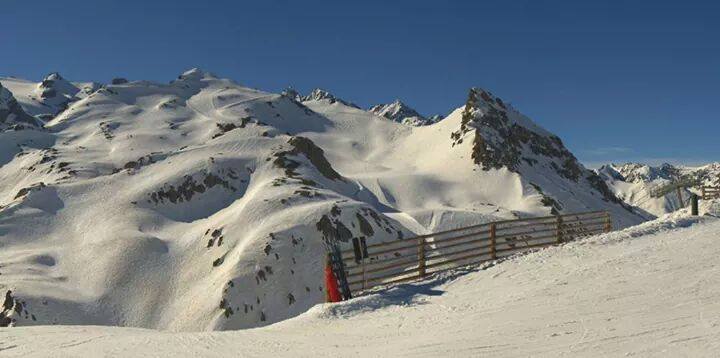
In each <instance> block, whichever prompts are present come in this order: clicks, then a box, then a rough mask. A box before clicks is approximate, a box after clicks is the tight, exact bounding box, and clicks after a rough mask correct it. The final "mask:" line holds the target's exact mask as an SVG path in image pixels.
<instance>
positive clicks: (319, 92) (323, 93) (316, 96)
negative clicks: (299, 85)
mask: <svg viewBox="0 0 720 358" xmlns="http://www.w3.org/2000/svg"><path fill="white" fill-rule="evenodd" d="M301 99H302V101H303V102H305V101H323V100H326V101H329V102H330V103H331V104H332V103H336V102H338V103H342V104H344V105H346V106H350V107H354V108H360V107H358V106H357V105H356V104H354V103H352V102H348V101H345V100H342V99H340V98H338V97H336V96H335V95H333V94H332V93H330V92H329V91H327V90H324V89H322V88H316V89H314V90H312V91H311V92H310V94H308V95H307V96H303V97H301Z"/></svg>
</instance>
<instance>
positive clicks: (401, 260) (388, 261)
mask: <svg viewBox="0 0 720 358" xmlns="http://www.w3.org/2000/svg"><path fill="white" fill-rule="evenodd" d="M611 230H612V221H611V219H610V214H609V213H608V212H605V211H594V212H586V213H577V214H567V215H558V216H547V217H538V218H530V219H520V220H505V221H497V222H492V223H487V224H482V225H475V226H470V227H464V228H459V229H454V230H448V231H443V232H438V233H434V234H430V235H423V236H417V237H413V238H408V239H404V240H398V241H393V242H384V243H378V244H372V245H367V249H366V250H362V249H361V250H356V249H350V250H345V251H341V252H340V257H341V258H342V265H340V266H341V267H344V275H343V276H344V277H343V281H345V280H346V281H347V288H348V289H349V290H350V292H351V293H357V292H360V291H363V290H367V289H369V288H372V287H375V286H378V285H387V284H392V283H398V282H404V281H411V280H415V279H418V278H422V277H425V276H427V275H430V274H433V273H436V272H440V271H444V270H448V269H452V268H455V267H459V266H465V265H471V264H478V263H482V262H486V261H492V260H496V259H498V258H502V257H506V256H510V255H513V254H516V253H518V252H523V251H526V250H530V249H534V248H540V247H545V246H550V245H556V244H560V243H563V242H567V241H570V240H575V239H578V238H582V237H586V236H591V235H595V234H598V233H602V232H609V231H611Z"/></svg>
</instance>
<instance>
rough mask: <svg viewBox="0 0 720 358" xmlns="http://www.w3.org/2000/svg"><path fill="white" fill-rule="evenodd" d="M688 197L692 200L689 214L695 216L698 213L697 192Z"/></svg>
mask: <svg viewBox="0 0 720 358" xmlns="http://www.w3.org/2000/svg"><path fill="white" fill-rule="evenodd" d="M690 198H691V199H690V200H692V208H691V210H692V212H691V214H692V215H695V216H697V215H700V210H699V209H698V200H699V198H698V196H697V194H693V195H692V196H691V197H690Z"/></svg>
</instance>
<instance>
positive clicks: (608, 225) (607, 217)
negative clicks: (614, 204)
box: [605, 211, 612, 232]
mask: <svg viewBox="0 0 720 358" xmlns="http://www.w3.org/2000/svg"><path fill="white" fill-rule="evenodd" d="M610 231H612V220H611V219H610V212H609V211H606V212H605V232H610Z"/></svg>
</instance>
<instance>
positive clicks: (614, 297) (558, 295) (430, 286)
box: [0, 205, 720, 357]
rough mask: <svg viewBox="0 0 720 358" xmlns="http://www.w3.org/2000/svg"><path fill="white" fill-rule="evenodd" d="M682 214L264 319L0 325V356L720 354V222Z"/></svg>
mask: <svg viewBox="0 0 720 358" xmlns="http://www.w3.org/2000/svg"><path fill="white" fill-rule="evenodd" d="M711 207H712V206H708V205H706V206H705V207H704V208H703V210H708V209H709V208H711ZM710 214H712V213H710ZM714 214H717V213H714ZM686 215H687V213H686V212H679V213H676V214H672V215H668V216H665V217H663V218H661V219H659V220H656V221H652V222H648V223H644V224H641V225H639V226H636V227H632V228H629V229H625V230H623V231H619V232H613V233H609V234H603V235H599V236H596V237H593V238H589V239H586V240H583V241H578V242H572V243H568V244H565V245H563V246H560V247H552V248H547V249H543V250H540V251H536V252H533V253H530V254H527V255H524V256H519V257H515V258H512V259H510V260H507V261H504V262H500V263H497V264H496V265H494V266H490V267H486V268H484V269H477V268H475V269H471V270H467V271H464V272H463V271H457V272H455V273H454V274H447V275H445V276H443V277H435V278H432V279H429V280H427V281H424V282H419V283H411V284H405V285H401V286H397V287H394V288H391V289H389V290H386V291H379V292H376V293H374V294H371V295H367V296H363V297H359V298H356V299H353V300H350V301H347V302H343V303H339V304H321V305H317V306H315V307H313V308H312V309H311V310H310V311H308V312H306V313H304V314H302V315H300V316H298V317H295V318H293V319H290V320H287V321H284V322H280V323H276V324H273V325H270V326H266V327H261V328H255V329H248V330H242V331H232V332H201V333H173V332H163V331H155V330H146V329H137V328H119V327H92V326H39V327H17V328H11V329H0V342H1V343H0V355H3V356H7V357H34V356H54V357H84V356H108V357H112V356H126V355H139V356H174V357H222V356H247V357H253V356H277V357H305V356H308V357H309V356H312V357H353V356H426V357H436V356H452V357H475V356H493V357H525V356H534V357H559V356H568V357H597V356H604V357H620V356H623V357H624V356H641V357H647V356H665V357H710V356H714V355H715V354H716V353H717V351H718V350H719V349H720V265H718V264H717V262H718V261H717V258H718V257H719V256H720V241H718V239H717V238H718V236H719V235H720V220H718V219H716V218H714V217H712V216H706V217H700V218H698V217H687V216H686Z"/></svg>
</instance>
